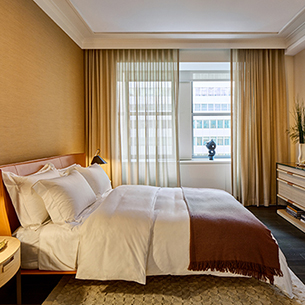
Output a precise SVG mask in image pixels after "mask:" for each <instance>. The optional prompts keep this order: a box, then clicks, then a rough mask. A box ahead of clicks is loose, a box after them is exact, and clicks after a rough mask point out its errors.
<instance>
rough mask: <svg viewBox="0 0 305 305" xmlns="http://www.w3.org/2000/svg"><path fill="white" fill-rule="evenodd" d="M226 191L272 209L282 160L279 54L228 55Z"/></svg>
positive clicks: (285, 156) (283, 87)
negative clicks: (229, 101)
mask: <svg viewBox="0 0 305 305" xmlns="http://www.w3.org/2000/svg"><path fill="white" fill-rule="evenodd" d="M231 55H232V56H231V72H232V86H233V90H232V184H233V187H232V191H233V195H234V196H235V197H236V198H237V199H238V200H240V201H241V202H242V203H243V204H244V205H257V206H258V205H264V206H269V205H272V204H275V203H276V162H284V161H287V160H288V136H287V133H286V130H287V126H288V125H287V98H286V80H285V53H284V50H232V53H231Z"/></svg>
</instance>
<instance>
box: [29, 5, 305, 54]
mask: <svg viewBox="0 0 305 305" xmlns="http://www.w3.org/2000/svg"><path fill="white" fill-rule="evenodd" d="M33 1H34V2H35V3H36V4H37V5H38V6H39V7H40V8H41V9H42V10H43V11H44V12H45V13H46V14H47V15H48V16H49V17H50V18H51V19H52V20H53V21H54V22H55V23H56V24H57V25H58V26H59V27H60V28H61V29H62V30H63V31H64V32H65V33H66V34H67V35H68V36H69V37H70V38H71V39H72V40H73V41H74V42H75V43H76V44H77V45H78V46H79V47H80V48H82V49H127V48H131V49H144V48H174V49H208V48H214V49H223V48H227V49H230V48H283V49H286V54H287V55H295V54H297V53H298V52H300V51H302V50H303V49H305V7H304V9H302V10H301V11H300V12H299V13H298V14H297V15H296V16H294V17H293V18H292V19H291V20H290V21H289V22H288V23H287V24H286V25H285V26H284V27H283V28H282V29H281V30H280V32H278V33H265V32H264V33H230V32H208V33H207V32H168V33H164V32H163V33H161V32H147V33H141V32H139V33H95V32H93V31H92V30H91V29H90V27H89V26H88V25H87V23H86V22H85V20H84V19H83V18H82V17H81V15H80V14H79V12H78V11H77V10H76V9H75V7H74V6H73V5H72V3H71V1H70V0H33Z"/></svg>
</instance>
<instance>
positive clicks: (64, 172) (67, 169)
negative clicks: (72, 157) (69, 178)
mask: <svg viewBox="0 0 305 305" xmlns="http://www.w3.org/2000/svg"><path fill="white" fill-rule="evenodd" d="M76 166H80V165H79V164H76V163H74V164H72V165H69V166H67V167H64V168H58V169H57V170H58V172H59V174H60V175H61V176H66V175H69V174H70V173H71V171H72V170H73V169H74V168H75V167H76Z"/></svg>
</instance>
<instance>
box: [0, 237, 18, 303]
mask: <svg viewBox="0 0 305 305" xmlns="http://www.w3.org/2000/svg"><path fill="white" fill-rule="evenodd" d="M4 239H5V240H7V245H6V247H5V248H4V249H2V250H1V251H0V287H2V286H3V285H4V284H6V283H7V282H8V281H9V280H10V279H11V278H12V277H13V276H14V275H17V304H18V305H20V304H21V275H20V241H19V240H18V239H17V238H15V237H11V236H0V241H2V240H4Z"/></svg>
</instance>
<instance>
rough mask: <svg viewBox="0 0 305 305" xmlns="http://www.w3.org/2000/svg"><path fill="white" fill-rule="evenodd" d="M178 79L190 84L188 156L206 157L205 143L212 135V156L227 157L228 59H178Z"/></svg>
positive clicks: (229, 108)
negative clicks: (191, 139)
mask: <svg viewBox="0 0 305 305" xmlns="http://www.w3.org/2000/svg"><path fill="white" fill-rule="evenodd" d="M181 71H182V73H181ZM184 71H185V72H184ZM180 82H181V83H184V84H189V86H190V88H191V89H190V91H189V92H191V101H190V103H191V117H192V119H191V121H192V122H191V124H190V126H189V128H192V127H193V128H192V137H193V141H192V143H193V147H192V158H206V157H208V149H207V148H206V143H207V142H209V141H210V140H212V139H213V140H214V142H215V143H216V154H215V156H214V158H230V155H231V146H230V145H231V129H230V128H231V81H230V63H228V62H226V63H224V62H220V63H219V62H218V63H212V62H209V63H203V62H201V63H180ZM182 88H187V86H182ZM184 94H185V95H186V93H184V92H182V95H183V96H184Z"/></svg>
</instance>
